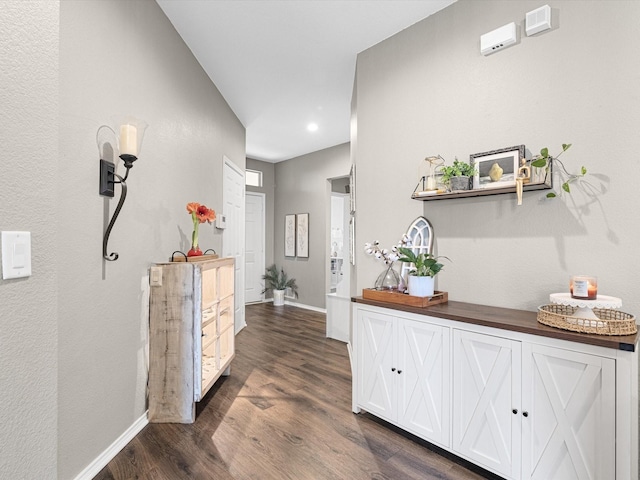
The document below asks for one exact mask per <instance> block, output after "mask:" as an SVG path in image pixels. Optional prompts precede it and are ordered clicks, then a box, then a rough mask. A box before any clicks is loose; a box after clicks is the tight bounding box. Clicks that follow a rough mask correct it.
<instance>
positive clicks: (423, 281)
mask: <svg viewBox="0 0 640 480" xmlns="http://www.w3.org/2000/svg"><path fill="white" fill-rule="evenodd" d="M398 251H399V252H400V255H401V256H400V258H398V260H400V261H401V262H406V263H413V267H414V268H413V269H411V270H410V271H409V278H408V282H407V284H408V285H407V290H408V292H409V295H413V296H415V297H433V294H434V283H435V276H436V275H437V274H438V273H439V272H440V270H442V269H443V267H444V265H443V264H441V263H439V262H438V259H439V258H441V257H434V256H433V255H431V254H430V253H418V254H415V253H413V250H411V249H410V248H407V247H400V248H398ZM442 258H447V257H442ZM447 260H449V259H448V258H447Z"/></svg>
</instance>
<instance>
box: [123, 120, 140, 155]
mask: <svg viewBox="0 0 640 480" xmlns="http://www.w3.org/2000/svg"><path fill="white" fill-rule="evenodd" d="M120 154H121V155H133V156H134V157H137V156H138V130H137V128H136V127H135V126H133V125H121V126H120Z"/></svg>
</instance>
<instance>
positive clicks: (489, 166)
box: [469, 145, 524, 189]
mask: <svg viewBox="0 0 640 480" xmlns="http://www.w3.org/2000/svg"><path fill="white" fill-rule="evenodd" d="M521 158H524V145H516V146H514V147H507V148H501V149H499V150H491V151H490V152H482V153H473V154H471V155H470V161H469V163H470V164H471V165H472V166H473V167H475V175H474V177H473V188H474V189H485V188H504V187H513V186H515V184H516V174H517V172H518V168H519V167H520V159H521Z"/></svg>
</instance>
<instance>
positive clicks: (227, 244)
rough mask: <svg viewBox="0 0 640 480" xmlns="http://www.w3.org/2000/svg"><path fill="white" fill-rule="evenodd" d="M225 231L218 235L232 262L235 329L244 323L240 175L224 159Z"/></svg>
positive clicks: (242, 189)
mask: <svg viewBox="0 0 640 480" xmlns="http://www.w3.org/2000/svg"><path fill="white" fill-rule="evenodd" d="M222 192H223V193H222V197H223V203H224V214H225V215H226V217H227V228H225V229H224V233H223V234H222V255H223V256H224V257H233V258H234V259H235V270H236V271H235V294H234V296H235V316H234V322H235V330H236V333H238V332H239V331H240V330H242V329H243V328H244V327H245V326H246V325H247V324H246V322H245V319H244V173H243V172H242V170H241V169H239V168H238V167H237V166H236V165H235V164H234V163H233V162H232V161H231V160H229V159H228V158H227V157H226V156H225V157H224V170H223V181H222Z"/></svg>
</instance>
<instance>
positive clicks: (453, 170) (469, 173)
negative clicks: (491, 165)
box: [440, 157, 475, 191]
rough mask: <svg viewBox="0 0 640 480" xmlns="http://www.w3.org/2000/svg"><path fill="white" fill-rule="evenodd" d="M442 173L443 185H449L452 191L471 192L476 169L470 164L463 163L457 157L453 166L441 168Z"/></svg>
mask: <svg viewBox="0 0 640 480" xmlns="http://www.w3.org/2000/svg"><path fill="white" fill-rule="evenodd" d="M440 173H442V183H444V184H445V185H448V186H449V189H450V190H451V191H455V190H469V189H470V188H471V181H472V179H473V175H474V173H475V168H474V167H472V166H471V165H469V164H468V163H465V162H461V161H460V160H458V158H457V157H456V158H455V160H454V161H453V165H443V166H442V167H440Z"/></svg>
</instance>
